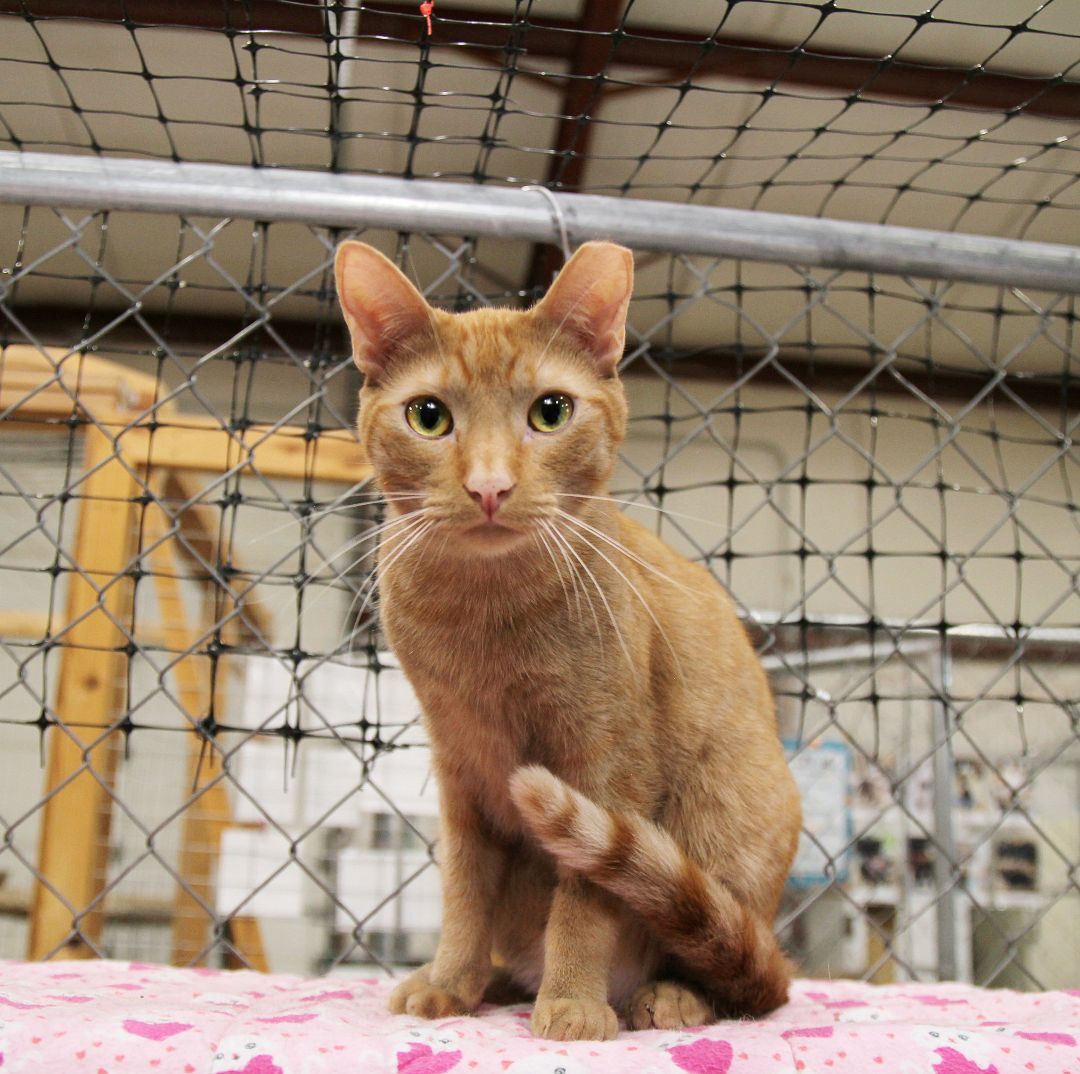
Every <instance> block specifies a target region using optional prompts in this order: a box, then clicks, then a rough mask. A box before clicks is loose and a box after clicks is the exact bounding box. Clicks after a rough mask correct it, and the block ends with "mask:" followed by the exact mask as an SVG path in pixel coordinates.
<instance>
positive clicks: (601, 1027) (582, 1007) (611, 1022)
mask: <svg viewBox="0 0 1080 1074" xmlns="http://www.w3.org/2000/svg"><path fill="white" fill-rule="evenodd" d="M532 1030H533V1033H534V1034H535V1035H536V1036H538V1037H543V1038H545V1039H546V1040H560V1041H569V1040H614V1039H615V1035H616V1034H617V1033H618V1031H619V1023H618V1019H617V1018H616V1015H615V1012H614V1011H613V1010H612V1009H611V1007H610V1006H609V1005H608V1004H607V1003H602V1002H600V1001H598V1000H590V999H538V1000H537V1001H536V1006H535V1008H534V1009H533V1017H532Z"/></svg>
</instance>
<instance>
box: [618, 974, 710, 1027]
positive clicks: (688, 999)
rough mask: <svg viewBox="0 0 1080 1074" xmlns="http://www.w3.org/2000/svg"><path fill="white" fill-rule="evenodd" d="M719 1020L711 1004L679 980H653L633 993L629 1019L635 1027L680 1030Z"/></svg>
mask: <svg viewBox="0 0 1080 1074" xmlns="http://www.w3.org/2000/svg"><path fill="white" fill-rule="evenodd" d="M715 1020H716V1015H715V1014H714V1013H713V1009H712V1007H711V1006H710V1005H709V1004H708V1003H707V1002H706V1001H705V1000H704V999H703V998H702V997H701V996H700V995H699V994H698V993H697V992H695V991H694V990H693V989H692V988H690V987H689V986H687V985H684V984H680V983H679V982H678V981H652V982H651V983H649V984H647V985H642V987H641V988H639V989H638V990H637V992H635V993H634V997H633V999H631V1001H630V1011H629V1017H628V1021H629V1022H630V1025H631V1026H633V1028H634V1029H681V1028H683V1027H684V1026H702V1025H708V1024H709V1023H711V1022H713V1021H715Z"/></svg>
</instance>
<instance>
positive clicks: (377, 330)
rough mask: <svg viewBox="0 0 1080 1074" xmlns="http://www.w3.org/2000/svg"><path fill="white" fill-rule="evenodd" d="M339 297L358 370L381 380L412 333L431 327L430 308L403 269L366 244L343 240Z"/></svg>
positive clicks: (338, 262) (336, 265) (338, 270)
mask: <svg viewBox="0 0 1080 1074" xmlns="http://www.w3.org/2000/svg"><path fill="white" fill-rule="evenodd" d="M334 273H335V276H336V277H337V292H338V301H340V302H341V310H342V312H343V313H344V314H345V323H346V324H347V325H348V326H349V335H350V336H352V345H353V358H354V359H355V360H356V364H357V365H358V366H359V367H360V372H361V373H363V374H364V376H365V377H367V378H368V379H369V380H372V381H377V380H378V379H379V377H380V375H381V374H382V373H384V372H385V370H386V368H387V366H388V365H389V364H390V362H391V361H392V360H393V358H394V355H395V352H396V351H398V349H399V348H400V347H401V345H402V343H404V342H405V341H406V340H407V339H408V338H409V337H410V336H414V335H416V334H417V333H420V332H426V331H429V330H430V328H431V317H432V312H431V307H430V306H429V305H428V304H427V302H426V301H425V299H424V296H423V295H422V294H420V292H419V291H417V289H416V288H415V287H413V285H412V284H411V283H409V281H408V280H407V279H406V278H405V276H404V274H403V273H402V272H401V270H400V269H399V268H398V267H397V265H395V264H394V263H393V262H392V261H390V260H389V259H388V258H386V257H384V256H383V255H382V254H381V253H379V251H378V250H376V249H375V248H374V247H372V246H368V245H367V244H366V243H363V242H355V241H349V242H343V243H342V244H341V245H340V246H339V247H338V251H337V256H336V257H335V259H334Z"/></svg>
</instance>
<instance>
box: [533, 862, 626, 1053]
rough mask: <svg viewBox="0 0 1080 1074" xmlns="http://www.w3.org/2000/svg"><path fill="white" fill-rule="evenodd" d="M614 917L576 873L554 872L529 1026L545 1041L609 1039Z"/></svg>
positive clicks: (608, 903)
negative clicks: (557, 874) (541, 963)
mask: <svg viewBox="0 0 1080 1074" xmlns="http://www.w3.org/2000/svg"><path fill="white" fill-rule="evenodd" d="M618 935H619V920H618V916H617V911H616V909H615V907H614V905H613V903H612V900H611V897H610V896H609V895H607V894H605V893H604V892H602V891H601V890H600V889H599V888H597V887H595V886H594V885H592V884H590V883H589V882H588V881H586V880H583V879H582V878H581V877H580V876H578V875H577V874H576V873H571V872H567V873H565V874H561V875H560V877H559V883H558V886H557V887H556V889H555V895H554V898H553V900H552V904H551V913H550V915H549V916H548V923H547V929H546V931H545V933H544V977H543V980H542V981H541V984H540V991H539V992H538V994H537V996H536V1005H535V1007H534V1008H533V1016H532V1030H533V1033H535V1034H536V1035H537V1036H538V1037H546V1038H547V1039H548V1040H613V1039H614V1037H615V1034H616V1033H617V1032H618V1021H617V1018H616V1016H615V1011H614V1010H613V1009H612V1008H611V1006H610V1004H609V1003H608V983H609V979H610V976H611V963H612V959H613V958H614V955H615V945H616V942H617V940H618Z"/></svg>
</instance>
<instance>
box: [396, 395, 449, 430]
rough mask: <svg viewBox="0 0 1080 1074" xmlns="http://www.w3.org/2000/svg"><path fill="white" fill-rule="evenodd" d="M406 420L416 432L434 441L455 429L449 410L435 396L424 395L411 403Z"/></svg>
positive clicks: (406, 408)
mask: <svg viewBox="0 0 1080 1074" xmlns="http://www.w3.org/2000/svg"><path fill="white" fill-rule="evenodd" d="M405 420H406V421H407V422H408V423H409V428H410V429H412V430H413V431H414V432H418V433H419V434H420V435H421V436H426V437H429V438H430V439H432V440H435V439H437V438H438V437H440V436H446V434H447V433H448V432H450V430H451V429H452V428H453V427H454V419H453V418H452V417H450V410H449V408H448V407H447V405H446V404H445V403H443V402H440V400H438V399H436V398H435V396H433V395H424V396H421V397H420V398H419V399H414V400H413V401H412V402H411V403H409V405H408V406H406V407H405Z"/></svg>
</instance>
